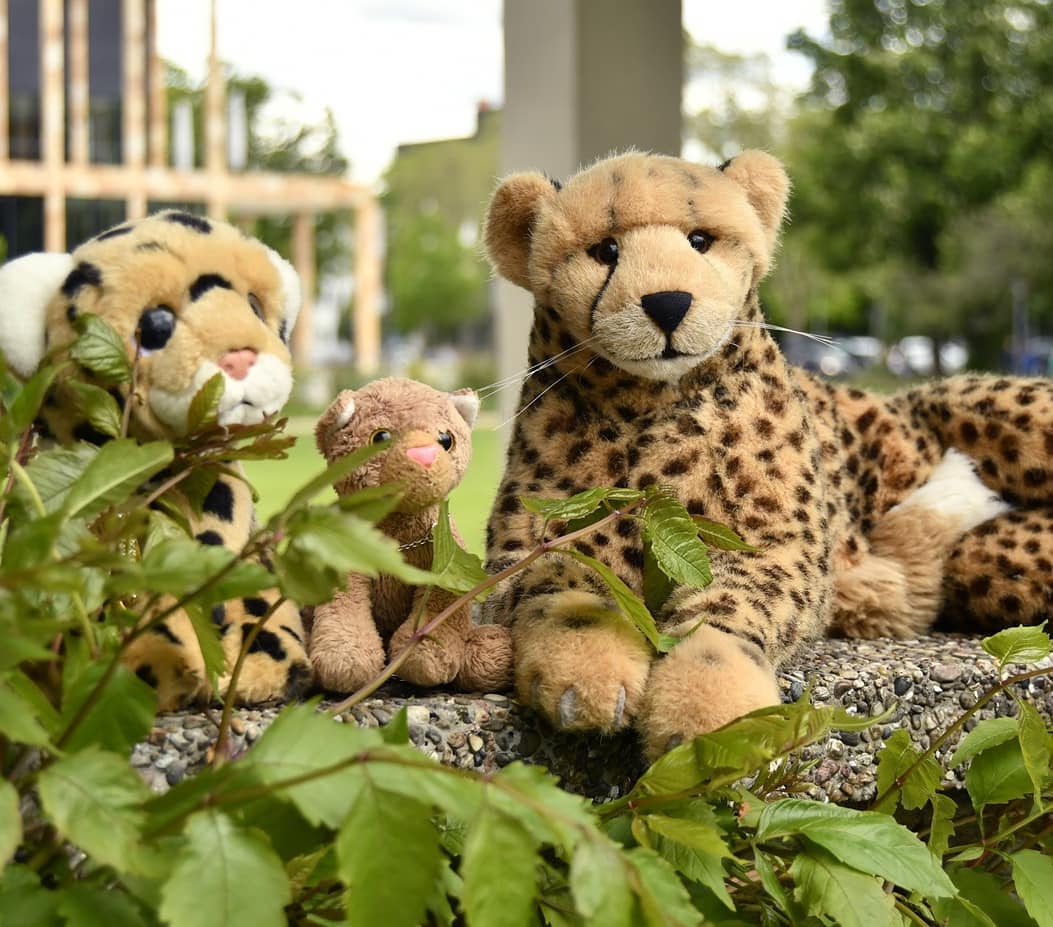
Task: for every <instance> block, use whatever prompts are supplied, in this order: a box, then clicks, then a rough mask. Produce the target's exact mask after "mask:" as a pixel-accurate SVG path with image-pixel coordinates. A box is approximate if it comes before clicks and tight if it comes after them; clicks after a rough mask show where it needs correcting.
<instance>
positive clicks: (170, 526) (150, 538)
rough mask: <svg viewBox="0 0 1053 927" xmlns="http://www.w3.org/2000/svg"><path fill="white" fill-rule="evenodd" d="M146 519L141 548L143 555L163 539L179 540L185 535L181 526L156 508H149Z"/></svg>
mask: <svg viewBox="0 0 1053 927" xmlns="http://www.w3.org/2000/svg"><path fill="white" fill-rule="evenodd" d="M147 519H148V520H147V528H146V538H145V539H144V540H143V548H142V553H143V554H144V555H146V554H148V553H150V551H152V550H153V549H154V548H155V547H157V545H158V544H161V543H162V542H163V541H171V540H176V539H180V540H181V539H183V538H185V537H186V536H187V534H186V532H185V531H184V530H183V528H182V527H180V526H179V525H178V524H177V523H176V522H175V521H173V520H172V519H171V518H169V517H168V516H167V515H165V514H164V513H163V512H159V511H157V510H156V509H150V511H149V513H148V515H147Z"/></svg>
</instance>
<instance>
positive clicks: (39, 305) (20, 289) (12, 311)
mask: <svg viewBox="0 0 1053 927" xmlns="http://www.w3.org/2000/svg"><path fill="white" fill-rule="evenodd" d="M71 270H73V258H72V257H70V256H69V255H68V254H27V255H26V256H25V257H20V258H16V259H15V260H13V261H10V262H9V263H7V264H5V265H4V266H3V267H0V354H3V355H4V358H5V359H6V361H7V363H8V364H9V365H10V367H11V369H12V370H14V371H15V373H17V374H18V375H19V376H20V377H23V378H26V377H29V376H32V374H33V372H34V371H35V370H36V369H37V367H38V366H39V364H40V361H41V359H42V358H43V357H44V354H45V352H46V351H47V339H46V338H45V336H44V326H45V323H46V319H45V317H44V313H45V310H46V309H47V307H48V303H50V302H51V300H52V299H53V298H54V297H55V294H57V293H58V292H59V290H60V289H62V283H63V281H64V280H65V279H66V277H67V276H69V273H70V271H71Z"/></svg>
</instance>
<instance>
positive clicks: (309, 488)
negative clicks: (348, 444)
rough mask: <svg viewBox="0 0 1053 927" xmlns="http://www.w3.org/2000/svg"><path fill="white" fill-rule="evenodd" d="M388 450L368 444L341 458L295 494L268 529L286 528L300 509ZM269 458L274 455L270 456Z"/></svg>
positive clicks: (272, 518)
mask: <svg viewBox="0 0 1053 927" xmlns="http://www.w3.org/2000/svg"><path fill="white" fill-rule="evenodd" d="M386 448H387V446H386V445H385V444H367V445H366V446H365V447H360V448H358V450H356V451H353V452H352V453H350V454H348V455H347V456H346V457H341V458H340V459H339V460H337V461H334V462H333V463H331V464H329V466H328V467H326V468H325V470H323V471H322V472H321V473H320V474H318V476H315V477H312V478H311V479H310V480H308V481H307V482H306V483H304V485H303V486H301V487H300V488H299V489H298V490H297V491H296V492H295V493H293V496H292V498H291V499H290V500H289V501H288V502H287V503H286V504H285V507H284V508H283V509H282V510H281V511H280V512H276V513H275V514H274V515H272V516H271V518H270V520H269V521H268V522H267V527H268V528H271V529H273V530H278V529H280V528H282V527H284V525H285V523H286V522H287V521H288V520H289V518H291V517H292V516H293V515H295V514H296V513H297V512H298V511H300V509H302V508H304V507H305V506H307V505H309V504H310V503H311V500H312V499H314V497H315V496H317V495H318V493H320V492H322V490H324V489H329V488H331V487H332V486H334V485H336V484H338V483H339V482H340V481H341V480H342V479H343V478H344V477H346V476H347V475H348V474H350V473H353V472H354V471H355V470H357V469H358V468H359V467H361V466H362V464H364V463H365V462H366V461H367V460H369V459H370V458H372V457H376V455H377V454H379V453H381V452H382V451H384V450H386ZM267 456H272V455H270V454H268V455H267Z"/></svg>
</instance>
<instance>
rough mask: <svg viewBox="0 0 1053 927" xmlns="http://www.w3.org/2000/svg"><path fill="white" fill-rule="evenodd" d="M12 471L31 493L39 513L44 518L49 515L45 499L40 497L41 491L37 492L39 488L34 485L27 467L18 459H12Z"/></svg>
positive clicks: (30, 495)
mask: <svg viewBox="0 0 1053 927" xmlns="http://www.w3.org/2000/svg"><path fill="white" fill-rule="evenodd" d="M11 473H12V475H13V476H14V477H15V479H17V480H18V482H19V483H20V484H21V485H22V488H23V489H24V490H25V491H26V492H27V493H28V494H29V498H30V499H31V500H32V502H33V508H34V509H36V512H37V514H38V515H39V516H40V517H41V518H44V517H45V516H46V515H47V509H46V508H44V500H43V499H41V498H40V493H38V492H37V488H36V486H34V485H33V481H32V480H31V479H30V478H29V474H28V473H26V470H25V467H23V466H22V464H20V463H19V462H18V461H17V460H12V461H11Z"/></svg>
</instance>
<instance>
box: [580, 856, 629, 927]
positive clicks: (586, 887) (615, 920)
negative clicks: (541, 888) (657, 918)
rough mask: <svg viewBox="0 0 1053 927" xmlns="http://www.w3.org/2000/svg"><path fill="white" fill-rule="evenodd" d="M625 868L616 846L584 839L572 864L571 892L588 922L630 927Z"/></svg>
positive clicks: (605, 926)
mask: <svg viewBox="0 0 1053 927" xmlns="http://www.w3.org/2000/svg"><path fill="white" fill-rule="evenodd" d="M626 869H627V864H626V862H625V860H624V859H623V858H622V856H621V853H620V851H619V850H618V848H617V847H615V846H614V845H613V844H611V843H608V842H607V841H603V840H583V841H581V843H580V844H579V845H578V848H577V849H576V850H575V852H574V856H573V858H572V859H571V861H570V890H571V892H572V894H573V896H574V906H575V907H576V908H577V910H578V913H580V914H581V915H582V916H583V917H584V918H585V921H586V923H589V924H603V925H604V927H630V925H631V924H632V913H633V905H632V892H631V891H630V889H629V884H628V882H627V881H626Z"/></svg>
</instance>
